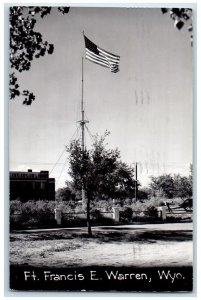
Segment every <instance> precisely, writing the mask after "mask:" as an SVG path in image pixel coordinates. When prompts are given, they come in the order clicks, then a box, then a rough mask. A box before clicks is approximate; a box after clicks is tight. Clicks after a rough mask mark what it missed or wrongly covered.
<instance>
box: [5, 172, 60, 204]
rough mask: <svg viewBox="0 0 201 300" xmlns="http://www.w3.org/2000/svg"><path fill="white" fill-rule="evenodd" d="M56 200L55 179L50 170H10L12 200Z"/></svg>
mask: <svg viewBox="0 0 201 300" xmlns="http://www.w3.org/2000/svg"><path fill="white" fill-rule="evenodd" d="M15 199H20V200H22V201H28V200H39V199H41V200H55V179H54V178H49V171H40V172H32V170H30V169H29V170H28V172H18V171H11V172H10V200H15Z"/></svg>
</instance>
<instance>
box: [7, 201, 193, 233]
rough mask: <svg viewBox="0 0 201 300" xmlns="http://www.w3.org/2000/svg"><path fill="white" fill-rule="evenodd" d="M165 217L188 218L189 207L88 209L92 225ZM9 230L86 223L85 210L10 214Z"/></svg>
mask: <svg viewBox="0 0 201 300" xmlns="http://www.w3.org/2000/svg"><path fill="white" fill-rule="evenodd" d="M166 220H167V221H168V220H175V221H180V220H192V210H185V209H183V208H181V207H174V206H171V207H170V206H168V207H167V206H160V207H156V208H155V207H154V208H153V210H133V209H132V208H130V207H127V208H123V209H122V208H120V207H117V206H114V207H113V208H112V211H100V210H95V211H92V212H91V221H92V225H112V224H120V223H121V224H122V223H125V224H126V223H131V222H156V221H166ZM10 225H11V229H20V228H33V227H35V228H37V227H38V228H41V227H43V228H44V227H46V228H48V227H49V228H52V227H54V226H66V227H67V226H86V212H75V211H71V212H69V211H62V209H61V208H59V207H57V208H55V209H54V211H53V210H51V211H48V212H47V213H46V212H45V211H43V212H42V213H41V212H39V211H34V212H30V213H29V214H28V213H26V212H24V213H21V212H18V213H15V212H14V213H12V214H11V215H10Z"/></svg>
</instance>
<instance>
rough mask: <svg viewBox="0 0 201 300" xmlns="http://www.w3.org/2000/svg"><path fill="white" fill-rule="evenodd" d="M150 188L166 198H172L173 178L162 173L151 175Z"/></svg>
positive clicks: (154, 192)
mask: <svg viewBox="0 0 201 300" xmlns="http://www.w3.org/2000/svg"><path fill="white" fill-rule="evenodd" d="M150 188H151V189H152V193H153V194H158V195H160V196H164V197H166V198H173V195H174V180H173V177H172V176H171V175H170V174H164V175H161V176H158V177H154V176H152V177H151V183H150Z"/></svg>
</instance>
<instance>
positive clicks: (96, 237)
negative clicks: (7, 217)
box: [10, 228, 192, 243]
mask: <svg viewBox="0 0 201 300" xmlns="http://www.w3.org/2000/svg"><path fill="white" fill-rule="evenodd" d="M115 229H116V228H115ZM72 239H76V240H78V241H79V240H80V241H84V242H85V241H86V242H87V241H94V242H96V243H104V242H110V243H111V242H114V243H123V242H135V241H138V242H140V241H141V242H143V243H144V242H146V243H147V242H152V243H153V242H157V241H177V242H180V241H181V242H182V241H191V240H192V231H191V230H179V231H175V230H147V229H143V228H140V230H139V229H137V228H136V229H131V228H124V229H121V230H114V228H112V229H110V230H104V228H102V229H101V231H96V230H94V232H93V236H92V237H89V236H88V234H87V230H86V229H85V230H84V229H82V230H80V231H76V230H75V231H69V230H61V231H49V232H35V233H27V232H26V233H20V234H19V233H18V234H17V233H16V234H11V236H10V241H11V242H14V241H20V240H21V241H46V240H47V241H48V240H72Z"/></svg>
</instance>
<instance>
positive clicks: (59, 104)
mask: <svg viewBox="0 0 201 300" xmlns="http://www.w3.org/2000/svg"><path fill="white" fill-rule="evenodd" d="M37 30H38V31H40V32H41V33H42V34H43V38H44V40H47V41H48V42H49V43H53V44H54V46H55V51H54V53H53V54H52V55H46V56H45V57H43V58H40V59H36V60H34V61H33V63H32V66H31V69H30V71H28V72H24V73H22V74H19V83H20V86H21V88H23V89H29V90H30V91H33V92H34V94H35V95H36V101H34V102H33V104H32V105H31V106H24V105H22V101H23V100H22V99H21V98H18V99H16V100H14V101H10V103H9V167H10V170H19V171H26V170H27V169H32V170H33V171H40V170H49V171H50V172H51V173H50V175H51V177H55V179H56V187H57V188H58V187H62V186H64V184H65V181H66V180H69V176H68V174H67V172H68V162H67V163H66V164H65V162H66V160H67V153H66V152H65V151H64V150H65V145H69V143H70V140H71V139H72V137H73V135H74V133H75V132H76V129H77V126H78V123H77V121H78V120H80V115H81V114H80V101H81V61H82V56H83V57H84V55H85V48H84V39H83V34H82V32H83V30H84V32H85V35H86V36H87V37H88V38H89V39H90V40H92V41H93V42H94V43H95V44H98V45H99V46H100V47H101V48H103V49H105V50H108V51H109V52H112V53H114V54H117V55H120V71H119V72H118V73H116V74H114V73H111V72H110V71H109V69H106V68H102V67H101V66H99V65H96V64H93V63H92V62H90V61H87V60H86V59H84V86H83V90H84V103H85V112H86V116H87V118H88V120H89V124H88V125H87V126H88V128H89V131H90V133H91V134H92V135H93V134H97V133H98V134H99V135H102V134H103V133H104V131H105V130H106V129H107V130H109V131H110V132H111V134H110V136H109V137H108V139H107V143H108V146H107V147H109V148H116V147H118V148H119V150H120V152H121V158H122V160H123V161H124V162H126V163H128V164H130V165H134V164H135V163H136V162H137V163H138V179H139V181H140V183H141V184H142V185H147V184H148V183H149V180H150V179H149V178H150V176H152V175H153V176H159V175H161V174H164V173H171V174H174V173H180V174H182V175H188V174H189V165H190V163H192V152H193V149H192V143H193V134H192V132H193V128H192V123H193V115H192V114H193V60H192V47H191V45H190V36H189V32H188V31H187V30H186V28H183V29H182V30H180V31H179V30H177V29H176V28H175V27H174V23H173V21H172V19H170V17H169V15H168V14H165V15H163V14H162V13H161V10H160V9H156V8H151V9H146V8H90V7H89V8H79V7H72V8H71V9H70V11H69V14H67V15H62V14H61V13H59V12H58V11H57V9H53V10H52V13H51V14H50V15H48V16H46V17H45V18H43V19H39V20H38V22H37ZM91 143H92V140H91V135H88V134H87V132H86V145H87V147H88V148H90V147H91ZM61 154H62V156H61ZM60 156H61V159H60V160H59V163H58V164H57V165H56V166H55V163H56V162H57V161H58V159H59V157H60Z"/></svg>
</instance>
